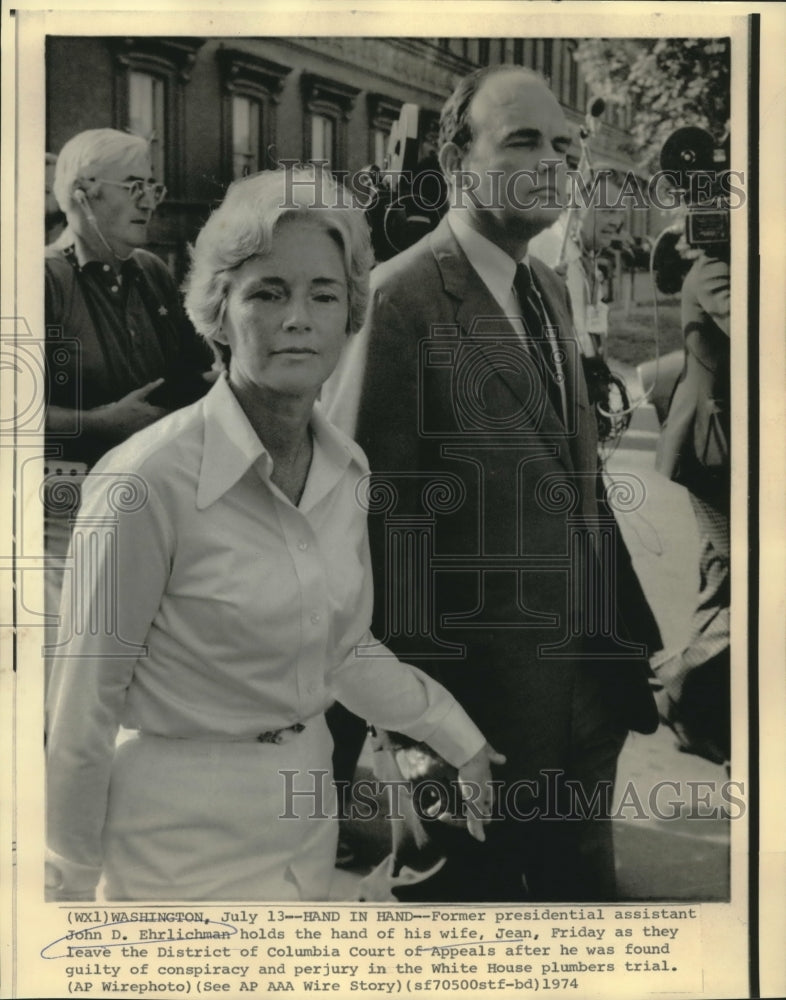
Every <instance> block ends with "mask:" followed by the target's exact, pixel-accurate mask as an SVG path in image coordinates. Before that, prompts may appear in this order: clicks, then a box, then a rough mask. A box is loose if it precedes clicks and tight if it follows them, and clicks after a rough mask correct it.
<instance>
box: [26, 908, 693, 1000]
mask: <svg viewBox="0 0 786 1000" xmlns="http://www.w3.org/2000/svg"><path fill="white" fill-rule="evenodd" d="M58 916H59V917H60V920H61V923H62V929H61V933H60V935H59V936H58V937H57V938H54V939H50V940H49V943H48V944H46V945H44V946H43V947H42V948H41V957H42V958H43V959H47V960H48V961H49V962H51V966H50V969H51V971H54V972H55V973H56V974H57V975H58V977H59V978H60V981H61V984H62V993H61V994H60V995H62V996H65V995H70V994H79V995H83V996H98V995H101V994H106V995H113V994H114V995H117V996H136V997H138V996H150V995H157V996H165V997H169V996H180V995H184V994H185V995H191V994H203V993H206V994H215V993H219V994H221V993H223V994H224V996H227V997H239V996H245V995H246V994H248V995H252V994H257V995H260V994H269V993H289V994H290V995H292V996H295V997H303V996H306V995H311V994H320V993H336V994H338V995H339V996H342V997H343V996H345V995H346V994H347V993H358V994H367V995H369V994H370V995H375V996H388V995H391V994H399V993H420V992H434V993H439V992H443V993H453V994H456V995H461V994H466V995H471V996H474V995H476V994H477V993H479V992H485V991H492V992H494V993H495V994H496V995H497V996H500V997H505V996H514V995H519V994H520V993H522V992H532V993H537V992H540V991H551V992H552V994H556V993H560V992H562V993H569V994H575V995H576V996H579V995H580V996H592V995H595V994H597V995H604V996H606V995H609V994H610V993H611V994H616V993H619V994H621V995H629V996H633V995H641V994H642V993H643V992H645V991H647V992H649V991H651V990H653V989H654V987H655V986H656V985H657V987H658V988H657V992H664V993H670V992H675V993H676V992H680V993H682V992H692V991H699V990H700V988H701V966H702V963H701V962H698V961H697V954H700V943H701V909H700V907H699V906H677V905H675V904H652V905H646V906H641V905H639V906H630V905H628V906H626V905H624V904H614V905H605V906H591V905H583V906H579V905H557V904H555V905H543V906H517V907H505V906H499V907H486V908H482V907H472V908H468V907H445V908H441V909H440V908H434V907H425V906H424V907H412V908H403V907H402V908H399V907H394V908H385V907H362V908H361V907H346V906H342V907H340V908H315V909H307V908H304V907H302V906H300V907H294V906H292V907H289V906H276V905H273V906H268V905H265V906H259V907H248V906H246V907H242V908H241V907H237V908H233V907H229V908H227V907H222V906H214V905H212V904H211V905H210V906H202V905H201V904H200V905H199V906H197V907H195V908H194V909H193V910H192V909H185V908H182V909H176V908H170V907H159V906H151V907H150V908H149V909H142V908H135V909H130V908H128V909H118V908H108V907H107V908H104V907H103V906H100V907H94V908H88V907H78V908H77V907H71V908H68V909H63V910H60V911H58ZM48 971H49V970H48Z"/></svg>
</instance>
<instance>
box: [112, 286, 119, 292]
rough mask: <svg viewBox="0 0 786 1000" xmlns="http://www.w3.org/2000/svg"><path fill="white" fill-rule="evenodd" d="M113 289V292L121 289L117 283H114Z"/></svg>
mask: <svg viewBox="0 0 786 1000" xmlns="http://www.w3.org/2000/svg"><path fill="white" fill-rule="evenodd" d="M112 291H113V292H118V291H120V289H119V288H118V287H117V285H112Z"/></svg>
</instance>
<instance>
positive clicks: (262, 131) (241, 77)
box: [216, 45, 290, 183]
mask: <svg viewBox="0 0 786 1000" xmlns="http://www.w3.org/2000/svg"><path fill="white" fill-rule="evenodd" d="M216 58H217V60H218V64H219V69H220V72H221V76H222V81H223V94H224V96H223V104H222V114H221V149H222V173H223V175H224V180H225V182H226V183H229V182H230V181H232V180H236V179H237V178H238V177H245V176H246V175H247V174H253V173H256V172H257V171H258V170H266V169H269V168H270V167H274V166H275V165H276V162H277V159H278V154H277V151H276V126H277V119H278V101H279V98H280V96H281V91H282V89H283V87H284V81H285V79H286V77H287V76H288V74H289V73H290V69H289V67H287V66H282V65H281V64H280V63H275V62H273V61H272V60H270V59H262V58H260V57H259V56H256V55H254V54H253V53H250V52H243V51H242V50H240V49H228V48H225V47H224V46H223V45H222V46H221V47H220V48H219V49H218V50H217V52H216Z"/></svg>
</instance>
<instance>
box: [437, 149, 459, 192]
mask: <svg viewBox="0 0 786 1000" xmlns="http://www.w3.org/2000/svg"><path fill="white" fill-rule="evenodd" d="M463 162H464V154H463V153H462V151H461V150H460V149H459V147H458V146H457V145H456V143H455V142H446V143H445V145H444V146H443V147H442V149H440V151H439V165H440V167H441V168H442V173H443V174H444V175H445V177H447V178H448V180H449V181H451V182H453V177H454V175H455V174H457V173H458V172H459V171H460V170H462V164H463ZM454 183H455V182H454Z"/></svg>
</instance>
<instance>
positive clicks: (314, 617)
mask: <svg viewBox="0 0 786 1000" xmlns="http://www.w3.org/2000/svg"><path fill="white" fill-rule="evenodd" d="M321 621H322V616H321V615H318V614H317V612H316V611H315V612H314V614H313V615H312V616H311V624H312V625H319V623H320V622H321Z"/></svg>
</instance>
